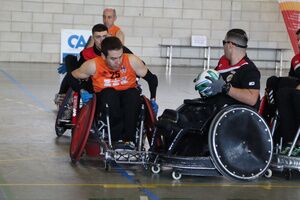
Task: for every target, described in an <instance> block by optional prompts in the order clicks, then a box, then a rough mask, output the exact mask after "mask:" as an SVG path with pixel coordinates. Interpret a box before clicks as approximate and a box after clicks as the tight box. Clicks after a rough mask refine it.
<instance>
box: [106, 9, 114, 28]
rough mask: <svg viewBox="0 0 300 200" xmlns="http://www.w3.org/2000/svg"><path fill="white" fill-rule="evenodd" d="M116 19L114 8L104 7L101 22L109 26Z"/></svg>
mask: <svg viewBox="0 0 300 200" xmlns="http://www.w3.org/2000/svg"><path fill="white" fill-rule="evenodd" d="M116 19H117V15H116V10H115V9H114V8H105V9H104V10H103V24H104V25H105V26H106V27H107V28H110V27H112V26H113V25H114V23H115V21H116Z"/></svg>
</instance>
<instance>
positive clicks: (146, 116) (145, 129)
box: [70, 94, 159, 170]
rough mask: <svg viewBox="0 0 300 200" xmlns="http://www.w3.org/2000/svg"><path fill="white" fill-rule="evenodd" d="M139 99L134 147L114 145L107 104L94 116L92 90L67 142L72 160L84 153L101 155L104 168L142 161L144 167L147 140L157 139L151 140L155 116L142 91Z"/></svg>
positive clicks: (94, 100) (94, 102)
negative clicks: (69, 140)
mask: <svg viewBox="0 0 300 200" xmlns="http://www.w3.org/2000/svg"><path fill="white" fill-rule="evenodd" d="M141 99H142V106H141V111H140V113H139V119H138V122H137V126H136V134H135V144H136V146H137V147H136V149H135V150H126V149H114V148H113V145H112V139H111V138H112V137H111V134H112V133H111V131H110V130H111V128H110V121H109V112H108V110H109V107H108V106H106V110H105V111H104V112H103V113H101V114H100V115H99V116H95V110H96V95H95V94H94V95H93V98H92V100H90V101H89V102H88V103H87V104H85V105H84V106H82V108H81V109H80V112H79V115H78V117H77V123H76V124H75V126H74V128H73V134H72V141H71V145H70V157H71V160H72V162H73V163H76V162H78V161H79V160H80V158H81V157H82V156H83V154H84V153H86V154H87V155H88V156H92V157H100V158H103V160H104V164H105V169H106V170H109V169H110V168H111V166H112V165H114V164H115V163H123V164H142V165H144V166H145V167H146V166H147V164H148V158H149V156H148V155H149V152H148V151H147V150H148V149H147V148H149V145H148V147H147V142H148V143H150V142H151V143H156V142H159V141H158V140H157V141H155V142H154V141H151V139H152V134H153V131H154V129H155V127H154V124H155V122H156V117H155V114H154V112H153V110H152V107H151V104H150V101H149V100H148V99H147V98H146V97H145V96H143V95H142V96H141ZM158 146H159V145H158Z"/></svg>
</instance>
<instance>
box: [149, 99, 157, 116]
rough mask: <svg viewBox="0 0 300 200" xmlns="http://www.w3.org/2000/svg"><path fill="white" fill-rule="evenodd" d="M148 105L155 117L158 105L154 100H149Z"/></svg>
mask: <svg viewBox="0 0 300 200" xmlns="http://www.w3.org/2000/svg"><path fill="white" fill-rule="evenodd" d="M150 103H151V106H152V109H153V112H154V113H155V116H157V113H158V105H157V103H156V101H155V99H151V100H150Z"/></svg>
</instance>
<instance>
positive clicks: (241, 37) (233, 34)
mask: <svg viewBox="0 0 300 200" xmlns="http://www.w3.org/2000/svg"><path fill="white" fill-rule="evenodd" d="M226 38H227V40H229V41H231V42H234V43H236V44H237V45H238V47H240V48H247V43H248V36H247V34H246V32H245V31H244V30H243V29H238V28H235V29H231V30H229V31H228V32H227V33H226Z"/></svg>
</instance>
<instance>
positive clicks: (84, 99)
mask: <svg viewBox="0 0 300 200" xmlns="http://www.w3.org/2000/svg"><path fill="white" fill-rule="evenodd" d="M80 97H81V100H82V103H83V104H87V102H89V100H90V99H91V98H93V94H90V93H89V92H88V91H86V90H80Z"/></svg>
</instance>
